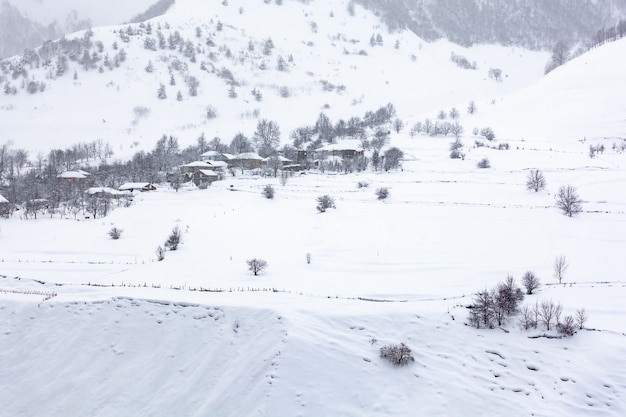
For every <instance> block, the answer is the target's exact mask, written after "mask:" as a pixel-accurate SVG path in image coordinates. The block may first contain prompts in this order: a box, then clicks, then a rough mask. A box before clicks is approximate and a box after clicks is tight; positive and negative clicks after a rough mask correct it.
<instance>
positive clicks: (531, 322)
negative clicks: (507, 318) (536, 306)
mask: <svg viewBox="0 0 626 417" xmlns="http://www.w3.org/2000/svg"><path fill="white" fill-rule="evenodd" d="M519 323H520V325H521V326H522V328H523V329H524V330H528V329H530V328H535V329H536V328H537V320H536V318H535V314H534V311H533V309H532V308H531V307H528V306H524V307H523V308H522V310H521V311H520V319H519Z"/></svg>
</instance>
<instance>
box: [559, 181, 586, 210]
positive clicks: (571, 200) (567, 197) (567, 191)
mask: <svg viewBox="0 0 626 417" xmlns="http://www.w3.org/2000/svg"><path fill="white" fill-rule="evenodd" d="M556 206H557V207H558V208H560V209H561V211H563V214H565V215H566V216H569V217H572V216H573V215H575V214H578V213H580V212H581V211H583V206H582V200H581V199H580V197H579V196H578V193H577V192H576V187H572V186H571V185H567V186H563V187H561V188H559V192H558V193H557V195H556Z"/></svg>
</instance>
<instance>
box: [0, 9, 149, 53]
mask: <svg viewBox="0 0 626 417" xmlns="http://www.w3.org/2000/svg"><path fill="white" fill-rule="evenodd" d="M156 2H157V0H133V1H132V2H128V1H122V0H111V1H105V2H103V1H99V0H3V1H2V3H0V57H4V58H6V57H9V56H12V55H14V54H17V53H21V52H22V51H24V49H27V48H35V47H37V46H39V45H41V44H42V43H44V42H46V41H49V40H54V39H56V38H59V37H61V36H63V35H64V34H69V33H72V32H74V31H77V30H80V29H86V28H89V27H93V26H103V25H112V24H121V23H123V22H128V21H130V20H131V18H132V17H133V16H135V15H137V14H140V13H142V12H144V11H145V10H146V9H148V7H149V6H151V5H152V4H153V3H156Z"/></svg>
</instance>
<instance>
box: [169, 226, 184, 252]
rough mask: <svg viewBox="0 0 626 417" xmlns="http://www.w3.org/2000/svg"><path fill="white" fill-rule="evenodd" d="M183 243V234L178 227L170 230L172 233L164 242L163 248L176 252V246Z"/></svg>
mask: <svg viewBox="0 0 626 417" xmlns="http://www.w3.org/2000/svg"><path fill="white" fill-rule="evenodd" d="M181 243H183V234H182V232H181V231H180V228H179V227H178V226H176V227H174V228H173V229H172V232H171V233H170V235H169V236H168V237H167V240H166V241H165V247H166V248H167V249H169V250H177V249H178V246H179V245H180V244H181Z"/></svg>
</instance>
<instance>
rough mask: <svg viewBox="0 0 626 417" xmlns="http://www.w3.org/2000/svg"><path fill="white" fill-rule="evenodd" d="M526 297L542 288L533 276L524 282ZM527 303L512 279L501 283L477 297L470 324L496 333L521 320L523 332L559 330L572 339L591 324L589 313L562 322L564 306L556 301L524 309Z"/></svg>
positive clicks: (469, 317) (583, 310)
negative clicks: (510, 323) (586, 325)
mask: <svg viewBox="0 0 626 417" xmlns="http://www.w3.org/2000/svg"><path fill="white" fill-rule="evenodd" d="M523 282H524V286H525V287H526V293H527V294H532V292H533V291H534V290H535V289H536V288H538V287H539V285H540V284H539V281H538V279H537V278H536V276H535V275H534V273H532V272H530V271H529V272H527V273H526V274H525V275H524V278H523ZM523 300H524V293H523V292H522V290H521V289H520V288H519V287H518V286H517V285H516V284H515V280H514V279H513V277H511V276H509V277H507V279H506V280H505V281H503V282H500V283H498V284H497V285H496V286H495V287H494V288H492V289H491V290H487V289H485V290H482V291H479V292H477V293H476V294H475V296H474V300H473V302H472V304H471V305H470V306H469V316H468V324H469V325H471V326H473V327H476V328H478V329H479V328H489V329H492V328H494V327H496V326H504V325H506V324H507V323H508V322H509V321H510V320H511V318H513V317H518V319H519V325H520V326H521V328H522V329H524V330H528V329H531V328H533V329H537V328H538V327H539V326H543V328H544V329H545V330H547V331H551V330H555V329H556V330H557V331H558V332H559V333H561V334H564V335H568V336H571V335H573V334H574V333H575V332H576V330H577V329H582V328H583V327H584V325H585V323H586V321H587V320H588V316H587V313H586V311H585V309H580V310H578V311H577V312H576V314H575V316H571V315H568V316H565V317H563V318H562V313H563V306H562V305H561V304H560V303H555V302H553V301H552V300H543V301H541V302H539V301H538V300H537V301H536V302H535V304H534V305H532V306H524V307H523V308H521V309H520V305H521V303H522V301H523Z"/></svg>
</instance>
